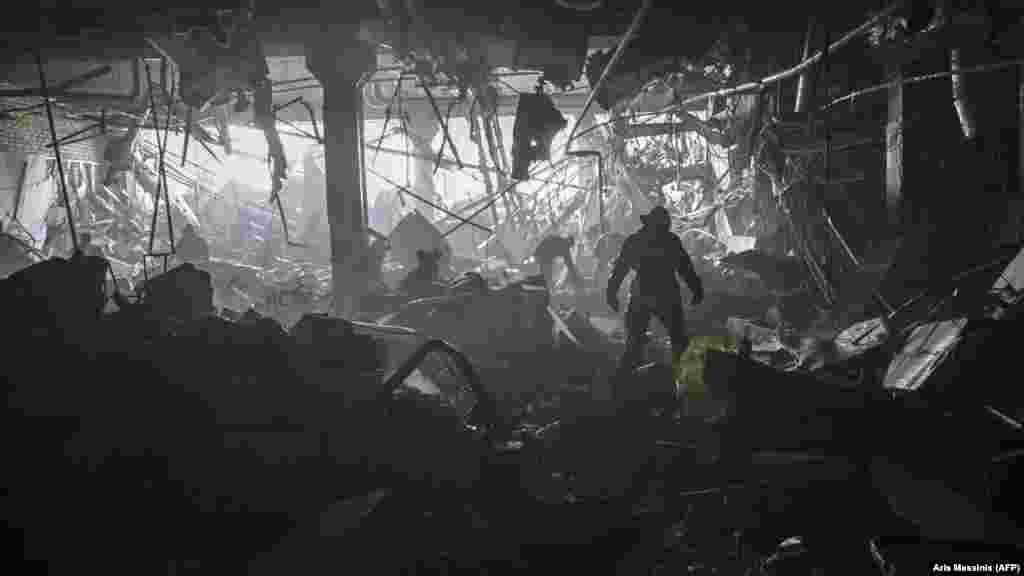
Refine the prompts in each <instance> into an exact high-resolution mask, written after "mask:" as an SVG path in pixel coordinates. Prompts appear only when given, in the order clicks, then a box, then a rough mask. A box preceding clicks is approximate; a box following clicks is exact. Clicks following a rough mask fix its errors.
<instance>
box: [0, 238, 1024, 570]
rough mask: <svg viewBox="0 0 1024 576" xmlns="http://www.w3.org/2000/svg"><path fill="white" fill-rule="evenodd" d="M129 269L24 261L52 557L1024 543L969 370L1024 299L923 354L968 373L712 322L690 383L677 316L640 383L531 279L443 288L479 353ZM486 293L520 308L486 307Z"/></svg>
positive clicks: (27, 352)
mask: <svg viewBox="0 0 1024 576" xmlns="http://www.w3.org/2000/svg"><path fill="white" fill-rule="evenodd" d="M106 273H107V268H106V264H105V262H104V261H103V260H102V259H93V258H88V257H79V258H75V259H72V260H61V259H53V260H49V261H47V262H45V263H41V264H37V265H35V266H32V267H30V268H27V269H24V270H22V271H20V272H18V273H17V274H15V275H14V276H12V277H11V278H9V279H7V280H4V281H3V283H2V284H0V285H2V287H3V291H4V295H3V296H4V299H3V301H4V302H8V303H10V302H16V303H17V305H16V306H13V307H12V306H7V307H6V309H5V313H4V318H5V327H6V328H7V330H8V333H9V334H11V335H17V336H18V337H15V338H11V339H9V340H8V344H7V348H6V352H7V353H6V354H5V358H6V360H5V364H6V369H7V372H8V374H9V375H10V376H9V378H8V380H7V387H8V388H7V390H8V416H7V417H5V421H6V422H7V424H8V426H9V428H8V433H7V434H5V438H6V439H7V440H6V443H7V445H6V448H5V449H6V451H7V453H8V455H9V459H8V461H9V464H10V466H9V467H8V468H7V472H6V473H5V479H6V482H7V485H8V492H7V494H8V510H9V511H10V518H11V519H12V520H11V525H12V526H18V527H21V528H22V529H23V534H24V545H25V551H26V554H27V557H29V558H40V559H43V558H46V559H48V560H49V566H50V570H51V573H71V572H75V571H79V570H81V567H82V566H90V567H96V568H97V569H102V570H104V571H105V572H108V573H157V572H158V571H160V573H163V572H162V571H164V570H170V571H171V572H170V573H211V574H214V573H216V574H224V573H242V572H245V571H246V570H249V571H250V572H249V573H253V574H262V573H265V574H280V573H292V572H295V571H299V572H302V573H320V571H322V572H323V573H338V572H339V571H346V570H349V569H351V567H353V566H372V567H373V569H372V572H373V573H397V572H401V571H406V572H409V571H416V572H417V573H451V572H453V571H456V572H465V573H481V572H486V573H512V572H516V573H519V572H527V571H530V572H533V571H536V570H549V569H550V570H556V569H557V570H570V569H571V570H579V569H582V567H583V566H586V567H587V569H588V570H591V569H593V570H597V571H598V572H601V573H625V574H648V573H655V574H669V573H702V574H713V573H718V574H745V573H765V574H768V573H773V574H774V573H779V574H783V573H784V574H796V573H810V572H806V571H805V572H796V571H792V570H796V569H797V568H793V566H797V567H799V566H804V567H807V566H820V567H822V568H823V569H826V570H827V573H830V574H831V573H838V572H837V571H848V570H853V572H846V573H859V574H872V573H882V572H881V571H880V568H879V567H878V563H879V562H884V563H890V564H895V565H899V566H902V567H901V568H900V573H903V571H904V570H906V568H905V567H908V566H909V567H912V568H911V569H910V570H907V571H909V572H911V573H914V572H913V571H914V570H917V568H914V567H915V566H919V565H921V564H919V563H920V562H931V561H933V559H934V556H935V554H937V553H938V552H936V550H942V551H943V554H946V553H948V551H949V550H955V549H956V548H955V547H953V548H951V546H953V544H952V543H954V542H956V541H964V542H972V541H975V542H976V541H978V540H985V541H988V542H990V543H991V544H992V545H994V546H998V545H1000V544H1002V545H1003V548H1002V549H1003V550H1006V549H1007V548H1005V547H1006V546H1011V545H1013V544H1015V543H1019V542H1020V539H1019V535H1020V532H1019V529H1018V528H1017V527H1016V524H1015V523H1016V521H1017V520H1019V515H1018V514H1017V513H1016V512H1015V511H1014V509H1012V508H1011V507H1010V504H1009V499H1008V492H1009V491H1010V486H1012V483H1013V478H1019V470H1018V467H1016V464H1015V461H1016V459H1017V458H1018V456H1017V455H1019V450H1020V440H1021V437H1020V430H1019V424H1015V423H1016V422H1019V418H1020V414H1019V413H1017V414H1002V418H998V417H994V416H993V414H1000V412H999V411H998V410H996V409H995V408H993V407H992V406H993V405H998V406H1007V405H1011V402H1008V398H1007V396H1006V391H1005V387H999V386H996V385H995V384H992V385H989V386H986V385H985V384H984V383H983V382H981V381H979V382H977V383H976V384H975V386H974V387H973V389H972V390H970V391H965V390H964V389H963V388H962V387H957V386H954V385H953V384H952V382H953V381H955V380H956V379H955V377H954V378H953V379H952V380H950V374H949V373H950V372H956V371H957V370H961V369H962V370H971V369H972V368H969V366H970V365H972V364H976V363H980V362H988V361H989V360H986V359H985V358H990V359H991V361H992V362H993V365H996V364H1000V365H1002V366H1004V367H1009V366H1010V361H1009V360H1007V359H1005V358H1004V359H1002V360H1001V361H1000V359H999V358H998V357H1000V356H1003V355H1006V354H1010V353H1012V352H1011V351H1010V349H1009V345H1008V343H1009V342H1012V341H1014V340H1013V335H1014V334H1015V330H1016V328H1015V325H1016V324H1017V323H1018V322H1017V320H1016V318H1019V312H1020V304H1019V301H1018V302H1016V303H1013V304H1010V305H1008V304H1005V303H1004V305H1003V309H1004V316H1003V319H1001V320H998V321H996V320H984V319H981V320H972V321H971V322H970V323H968V326H971V325H972V324H975V323H976V324H977V327H976V328H973V329H968V330H966V331H964V332H962V334H963V336H962V338H961V342H960V344H959V346H957V348H956V350H954V351H952V352H947V353H946V354H948V355H949V356H950V357H949V358H947V359H946V360H945V361H944V362H942V363H939V364H938V366H937V369H930V370H931V372H934V373H931V374H929V375H925V376H927V377H928V380H927V382H928V384H927V387H928V389H936V388H937V389H943V391H942V393H941V394H934V393H933V394H914V393H910V394H907V395H906V396H897V397H893V395H892V393H891V392H892V391H891V390H888V391H887V390H886V389H883V388H882V381H881V380H878V379H877V378H876V376H875V374H878V373H879V369H880V368H881V369H884V367H885V366H886V365H889V372H890V375H891V373H892V371H893V370H896V369H897V368H896V366H897V365H898V362H897V361H892V362H886V361H885V360H884V359H883V360H879V359H878V358H875V357H872V355H881V356H885V357H888V358H890V359H891V358H893V357H894V356H898V355H899V353H900V349H899V348H897V349H892V348H890V349H888V350H882V349H881V348H879V346H878V345H876V344H869V345H868V346H866V348H869V350H868V351H866V352H865V351H861V352H859V353H857V354H854V355H853V356H852V357H851V358H845V359H844V361H843V362H840V363H838V364H837V363H836V362H834V360H835V359H834V358H827V359H825V360H828V361H829V362H825V360H821V361H820V362H819V363H826V364H827V365H826V366H825V367H824V368H822V367H820V366H816V368H817V370H816V371H814V372H811V371H808V370H806V369H804V370H801V369H797V368H790V370H791V371H790V372H788V373H787V372H784V371H783V369H784V367H783V366H782V365H780V364H779V362H776V361H773V354H775V353H777V352H778V350H779V349H780V348H779V344H778V342H776V344H775V345H774V346H773V345H772V344H771V343H770V342H765V341H763V340H764V339H763V338H762V339H758V338H746V339H743V340H741V341H740V345H739V346H738V347H737V342H736V340H735V339H729V338H722V337H706V338H695V342H694V344H693V345H692V346H691V350H690V352H689V353H688V358H687V361H688V362H690V363H691V364H693V366H695V367H696V368H697V372H699V374H697V375H694V374H692V373H688V374H684V376H683V377H682V380H683V381H684V382H687V383H689V384H685V383H684V384H683V386H686V387H689V388H690V390H689V393H686V394H682V395H681V394H680V393H679V392H678V391H677V389H676V385H675V384H674V382H673V378H672V373H671V371H670V369H669V367H668V366H666V365H665V364H664V361H661V360H658V359H659V354H658V348H659V346H658V345H657V344H656V343H657V341H658V340H657V339H655V340H654V342H655V344H652V347H651V352H652V354H651V357H652V358H653V359H654V360H655V362H654V363H653V364H648V365H645V366H642V367H641V368H640V369H639V370H638V371H637V372H635V373H634V374H633V375H632V376H630V377H628V378H626V379H625V380H622V381H619V382H617V385H616V394H615V395H614V398H612V397H611V393H610V390H608V389H607V388H609V387H610V373H611V371H612V368H613V367H614V362H615V359H616V357H617V355H618V353H619V352H620V351H621V350H620V349H621V346H620V345H617V344H616V343H615V337H614V334H612V335H611V336H609V335H608V334H605V333H604V332H602V331H601V330H600V329H598V328H595V327H594V324H592V323H589V322H588V321H587V318H586V317H584V316H582V315H580V314H579V313H564V314H559V315H557V317H558V318H559V320H560V321H555V320H554V318H555V316H553V315H551V314H545V312H547V311H548V310H550V308H549V307H548V302H547V300H548V295H547V292H546V291H544V290H543V289H542V290H541V291H539V292H538V291H536V290H533V291H531V290H529V289H528V288H530V286H528V285H524V284H523V283H518V284H512V285H509V286H506V287H504V288H501V289H495V290H491V291H489V292H486V293H475V294H472V293H471V294H469V295H467V294H460V295H457V297H448V298H442V299H441V301H439V302H435V303H434V305H435V307H436V308H437V310H439V312H438V314H450V315H452V316H451V318H450V319H449V320H450V321H451V322H453V323H452V324H451V325H450V326H449V327H448V328H447V329H448V330H449V331H450V332H449V333H447V334H444V336H445V337H446V338H447V339H449V340H452V341H458V342H460V343H462V345H461V346H460V349H463V350H467V351H468V352H466V353H465V354H464V353H463V352H460V351H457V350H456V349H454V348H452V347H451V346H449V345H447V344H444V343H443V342H441V341H438V340H428V339H427V338H425V337H423V336H420V335H418V334H417V333H416V332H414V331H412V330H403V329H399V328H389V327H387V326H382V325H375V324H371V323H357V324H352V323H348V322H345V321H343V320H338V319H331V318H329V317H326V316H318V315H315V314H314V315H306V316H304V317H303V318H302V320H300V321H299V322H297V323H296V324H294V325H293V326H291V327H290V330H289V331H287V332H286V331H285V330H284V329H283V328H282V326H281V324H279V323H278V322H277V321H276V320H273V319H271V318H267V317H262V316H259V315H258V314H255V313H250V314H247V315H245V316H244V317H242V318H238V319H234V320H229V319H226V318H224V317H222V315H218V314H216V313H214V312H215V310H214V309H213V304H212V292H213V289H212V282H211V281H210V276H209V275H208V274H207V273H205V272H203V271H200V270H198V269H196V268H195V267H193V266H191V265H184V266H182V267H179V268H176V269H172V270H171V271H169V272H168V273H167V274H165V275H163V276H158V277H156V278H154V279H152V280H150V282H149V286H150V288H149V289H148V290H146V291H143V292H142V293H143V294H144V297H142V298H140V299H139V300H138V301H137V302H133V301H131V300H132V299H130V298H126V297H124V296H119V297H118V302H119V303H120V306H119V307H118V306H113V307H111V306H107V307H106V310H107V311H106V313H104V312H103V310H104V302H105V299H106V298H107V296H108V295H109V294H105V293H104V292H103V290H104V288H103V286H104V285H106V284H108V283H106V282H104V281H103V280H104V278H105V277H106ZM161 284H163V286H161ZM161 288H162V289H161ZM529 297H533V298H539V300H536V301H531V300H530V299H529ZM482 299H486V302H483V301H482ZM474 300H481V301H479V302H474ZM1007 305H1008V306H1009V308H1006V306H1007ZM445 306H448V307H451V308H450V309H446V308H445ZM502 306H505V307H508V308H510V310H509V314H510V315H512V316H515V317H521V316H523V315H524V312H525V310H526V309H532V310H534V311H535V312H539V314H538V315H537V316H536V318H535V321H534V322H533V323H525V324H524V323H519V322H514V323H513V322H510V321H508V320H507V319H502V318H500V317H499V316H497V315H495V314H496V313H497V312H499V311H502ZM474 307H484V308H486V309H488V310H491V311H492V316H491V318H490V322H491V323H493V325H492V324H488V323H472V322H468V321H466V320H465V318H467V317H472V314H473V313H474V312H473V308H474ZM524 307H525V308H524ZM479 309H480V310H482V309H483V308H479ZM407 313H408V314H410V316H408V317H407V318H405V320H406V321H405V322H403V323H404V324H406V325H415V324H416V323H417V320H416V318H415V317H414V316H413V315H411V314H412V312H408V311H407ZM459 317H461V318H463V320H454V319H455V318H459ZM432 318H433V319H434V322H435V324H433V325H431V326H430V327H429V328H430V329H431V330H433V331H434V333H435V334H443V333H444V330H445V328H439V327H438V326H441V325H440V324H436V322H440V320H438V319H437V315H434V316H432ZM737 322H740V321H739V320H738V319H737V320H736V322H734V324H735V323H737ZM595 324H597V325H598V326H605V327H606V328H607V325H608V324H609V321H608V320H605V321H604V322H602V321H600V320H597V321H596V322H595ZM495 325H497V326H498V327H497V328H496V327H495ZM556 325H558V326H560V328H558V337H557V338H555V339H552V337H551V336H552V330H553V329H554V328H555V326H556ZM865 326H866V327H865ZM865 326H859V327H855V330H854V332H856V331H857V330H860V331H865V330H869V329H871V328H875V329H876V330H877V329H878V327H877V326H874V325H873V324H872V323H867V324H866V325H865ZM502 327H503V328H504V330H505V331H506V333H505V334H504V335H502V334H500V332H501V328H502ZM512 329H514V330H515V332H514V333H511V330H512ZM473 330H485V331H488V334H487V335H485V336H481V337H474V334H473ZM761 330H762V331H765V330H766V329H763V328H762V329H761ZM467 331H468V332H467ZM750 331H751V329H749V328H748V329H747V332H750ZM570 334H571V336H570ZM858 335H859V334H854V335H853V336H852V337H853V338H856V337H857V336H858ZM840 340H842V339H840ZM911 340H913V338H911ZM865 341H868V342H876V343H877V342H887V343H889V345H890V346H891V345H892V344H891V340H886V339H882V338H875V339H861V343H862V344H863V342H865ZM910 345H912V343H908V344H907V346H910ZM937 345H938V346H941V343H940V344H937ZM872 346H874V347H872ZM904 349H905V347H904ZM964 350H969V351H966V352H965V351H964ZM663 356H664V354H662V355H661V357H663ZM469 357H472V358H475V359H479V360H480V363H479V364H475V363H474V362H473V361H471V360H469ZM983 357H984V358H983ZM790 363H792V362H790ZM773 364H775V366H774V367H773V366H772V365H773ZM782 364H786V362H782ZM918 370H921V369H920V368H919V369H918ZM883 371H884V370H883ZM944 373H945V374H944ZM925 376H922V375H920V374H918V375H917V376H913V378H916V379H917V380H920V379H921V378H923V377H925ZM908 378H910V376H908ZM947 382H948V383H950V384H948V387H949V390H944V388H945V387H946V386H947ZM983 388H984V390H983ZM698 392H699V393H698ZM1013 394H1019V391H1015V392H1013ZM1018 397H1019V396H1018ZM986 410H987V411H988V413H986ZM1014 426H1018V428H1016V429H1015V428H1014ZM968 439H969V441H968ZM1015 454H1016V455H1015ZM1000 458H1002V459H1003V460H1001V459H1000ZM965 546H966V548H965V549H964V550H965V551H964V552H962V554H963V556H962V557H963V558H965V559H967V558H974V557H977V558H978V559H979V561H980V559H982V558H990V557H991V555H993V554H996V552H986V551H985V550H984V549H983V548H979V545H978V544H976V543H975V544H970V545H965ZM1011 547H1012V546H1011ZM1004 553H1005V552H1004ZM958 554H960V553H958ZM972 555H973V556H972ZM957 558H961V556H959V555H958V556H957ZM243 559H245V560H243ZM786 563H788V564H786ZM772 565H776V566H787V565H788V566H790V568H786V569H785V570H782V569H781V568H772V567H771V566H772ZM750 570H764V571H763V572H748V571H750ZM772 570H779V571H776V572H773V571H772Z"/></svg>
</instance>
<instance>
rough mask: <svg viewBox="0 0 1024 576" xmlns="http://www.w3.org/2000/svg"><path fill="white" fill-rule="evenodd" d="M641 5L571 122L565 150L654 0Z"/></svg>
mask: <svg viewBox="0 0 1024 576" xmlns="http://www.w3.org/2000/svg"><path fill="white" fill-rule="evenodd" d="M643 2H644V3H643V5H641V6H640V9H639V10H637V12H636V15H635V16H634V17H633V22H632V23H630V25H629V29H627V30H626V34H625V35H623V37H622V41H620V42H619V46H618V48H616V49H615V53H614V54H612V57H611V59H610V60H608V63H607V64H605V67H604V71H602V72H601V76H600V78H598V80H597V83H596V84H594V85H593V86H592V87H591V88H590V94H588V95H587V99H586V101H584V103H583V110H582V111H581V112H580V115H579V116H577V117H576V121H575V122H573V125H572V130H571V131H570V132H569V137H568V138H567V139H566V140H565V151H566V152H568V151H569V146H571V145H572V142H573V139H574V138H575V136H576V130H578V129H579V127H580V123H581V122H583V119H584V118H585V117H586V115H587V111H588V110H590V106H591V105H592V104H593V103H594V98H596V97H597V93H598V91H599V90H600V89H601V88H602V87H603V86H604V83H605V82H606V81H607V79H608V76H609V75H610V73H611V71H612V68H614V67H615V64H617V63H618V61H619V59H620V58H622V53H623V52H625V51H626V46H627V45H628V44H629V41H630V40H632V39H633V35H634V34H636V31H637V28H639V27H640V23H641V22H642V21H643V18H644V16H646V15H647V11H648V10H650V8H651V5H653V4H654V0H643Z"/></svg>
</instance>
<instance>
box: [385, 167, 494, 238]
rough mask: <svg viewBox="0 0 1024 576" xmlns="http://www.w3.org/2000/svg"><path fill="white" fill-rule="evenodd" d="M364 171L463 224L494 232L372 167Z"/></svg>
mask: <svg viewBox="0 0 1024 576" xmlns="http://www.w3.org/2000/svg"><path fill="white" fill-rule="evenodd" d="M366 171H367V172H369V173H370V174H373V175H374V176H376V177H378V178H380V179H381V180H383V181H385V182H387V183H388V184H390V185H392V186H394V187H395V188H399V189H401V190H402V191H403V192H405V193H406V194H408V195H409V196H412V197H413V198H415V199H417V200H419V201H420V202H423V203H424V204H426V205H427V206H430V207H431V208H433V209H435V210H439V211H441V212H444V213H445V214H447V215H448V216H451V217H452V218H455V219H456V220H458V221H459V222H461V223H463V224H468V225H470V226H473V227H474V228H477V229H480V230H483V231H484V232H487V233H488V234H493V233H494V231H493V230H491V229H490V228H487V227H485V226H481V225H480V224H477V223H476V222H473V221H471V220H468V219H464V218H463V217H462V216H459V215H458V214H456V213H455V212H452V211H451V210H448V209H447V208H445V207H443V206H438V205H437V204H434V203H433V202H431V201H429V200H427V199H426V198H424V197H422V196H420V195H419V194H416V193H415V192H413V191H412V190H410V189H408V188H406V187H405V186H402V185H401V184H399V183H397V182H395V181H394V180H392V179H391V178H388V177H387V176H385V175H383V174H381V173H380V172H377V171H376V170H374V169H373V168H367V169H366Z"/></svg>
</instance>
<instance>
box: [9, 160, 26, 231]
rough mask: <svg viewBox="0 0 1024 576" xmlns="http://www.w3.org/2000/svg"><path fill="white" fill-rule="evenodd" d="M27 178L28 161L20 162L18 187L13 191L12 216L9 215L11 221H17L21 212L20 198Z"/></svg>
mask: <svg viewBox="0 0 1024 576" xmlns="http://www.w3.org/2000/svg"><path fill="white" fill-rule="evenodd" d="M26 176H28V160H23V161H22V162H21V173H20V174H18V187H17V188H15V189H14V214H12V215H11V219H12V220H17V219H18V213H19V212H20V211H21V197H22V193H23V191H24V189H25V177H26Z"/></svg>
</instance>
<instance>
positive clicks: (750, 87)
mask: <svg viewBox="0 0 1024 576" xmlns="http://www.w3.org/2000/svg"><path fill="white" fill-rule="evenodd" d="M904 3H905V0H898V1H897V2H894V3H893V4H891V5H889V6H888V7H887V8H885V9H884V10H882V11H881V12H878V13H877V14H875V15H874V16H872V17H871V18H869V19H868V20H867V21H866V22H864V23H863V24H861V25H860V26H858V27H856V28H854V29H853V30H851V31H849V32H847V33H846V34H845V35H844V36H843V37H842V38H840V39H839V40H836V41H835V42H833V43H832V44H830V45H829V46H828V50H827V52H828V53H830V54H831V53H833V52H835V51H837V50H839V49H840V48H842V47H843V46H846V45H847V44H849V43H850V42H852V41H853V40H854V38H857V37H858V36H860V35H861V34H863V33H865V32H867V31H868V30H869V29H870V28H871V27H872V26H874V25H875V23H876V22H878V21H879V20H881V19H882V18H886V17H888V16H889V15H891V14H893V13H894V12H896V11H897V10H899V9H900V8H902V7H903V4H904ZM823 56H824V53H823V52H818V53H817V54H815V55H814V56H811V57H810V58H808V59H806V60H804V61H803V62H801V63H799V64H797V65H796V66H794V67H792V68H790V69H788V70H783V71H782V72H778V73H776V74H773V75H771V76H767V77H765V78H762V79H761V80H756V81H754V82H747V83H746V84H740V85H739V86H734V87H732V88H725V89H722V90H716V91H714V92H706V93H704V94H700V95H698V96H693V97H691V98H687V99H685V100H683V101H681V102H678V103H675V104H672V105H671V106H670V107H669V108H666V109H665V110H662V111H660V113H665V112H667V111H668V110H669V109H671V108H678V107H681V106H687V105H689V104H695V103H697V102H703V101H705V100H708V99H709V98H715V97H722V98H724V97H727V96H736V95H737V94H746V93H748V92H760V91H761V90H763V89H764V87H765V86H767V85H768V84H775V83H777V82H781V81H783V80H786V79H788V78H792V77H793V76H796V75H798V74H800V73H801V72H803V71H804V70H806V69H808V68H810V67H811V66H814V65H815V64H817V63H818V62H819V61H820V60H821V59H822V57H823Z"/></svg>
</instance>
